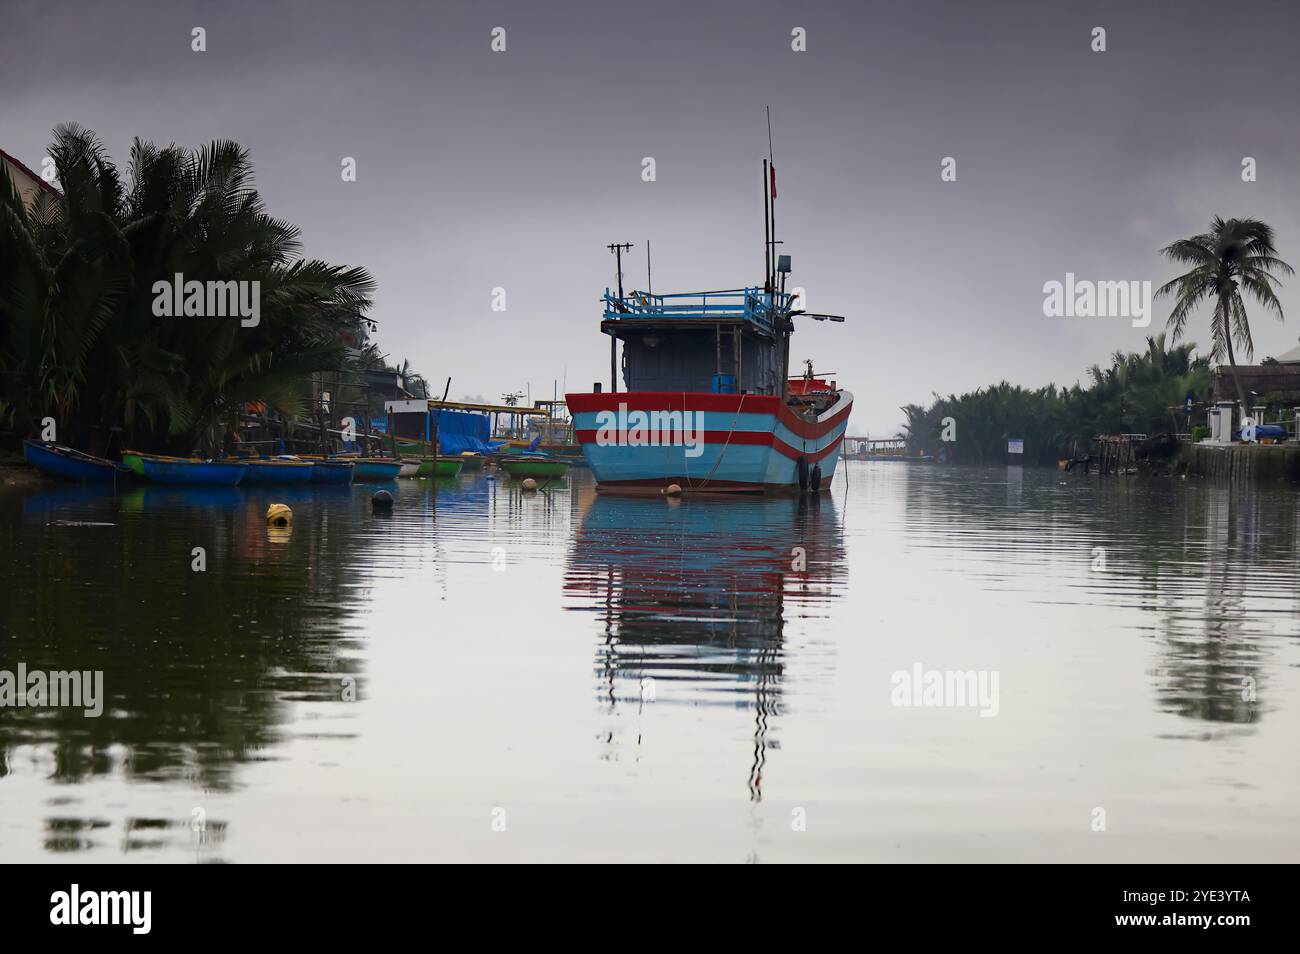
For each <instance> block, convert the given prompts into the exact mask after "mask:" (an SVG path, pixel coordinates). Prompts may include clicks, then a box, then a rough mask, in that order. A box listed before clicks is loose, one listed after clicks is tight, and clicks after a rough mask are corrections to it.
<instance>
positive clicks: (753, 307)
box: [603, 288, 794, 331]
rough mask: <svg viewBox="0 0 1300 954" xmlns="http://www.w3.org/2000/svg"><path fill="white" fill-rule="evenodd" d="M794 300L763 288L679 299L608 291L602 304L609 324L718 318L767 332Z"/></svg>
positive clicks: (688, 294)
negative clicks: (638, 320) (659, 319)
mask: <svg viewBox="0 0 1300 954" xmlns="http://www.w3.org/2000/svg"><path fill="white" fill-rule="evenodd" d="M793 298H794V296H793V295H790V294H786V293H785V292H768V291H764V290H763V289H762V288H726V289H722V290H720V291H707V292H684V293H682V294H676V295H651V294H649V293H647V292H636V291H633V292H628V293H627V294H625V295H624V296H623V297H622V298H619V297H618V295H617V294H615V293H613V292H611V291H610V290H609V289H608V288H606V289H605V296H604V298H603V301H604V302H605V318H606V320H611V319H617V320H619V321H625V320H633V321H635V320H636V319H638V318H673V319H698V320H700V321H716V320H717V319H719V318H743V319H744V320H745V321H748V322H752V323H753V324H755V325H757V326H758V327H760V328H762V329H764V330H766V331H772V330H773V328H774V325H775V321H774V319H775V318H776V317H777V316H784V315H788V314H789V311H790V302H791V300H792V299H793Z"/></svg>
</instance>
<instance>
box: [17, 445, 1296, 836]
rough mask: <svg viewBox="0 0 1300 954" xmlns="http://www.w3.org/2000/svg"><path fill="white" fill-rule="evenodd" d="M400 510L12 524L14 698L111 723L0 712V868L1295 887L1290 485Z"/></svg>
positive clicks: (148, 509) (100, 509)
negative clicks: (662, 874)
mask: <svg viewBox="0 0 1300 954" xmlns="http://www.w3.org/2000/svg"><path fill="white" fill-rule="evenodd" d="M844 476H847V477H848V479H847V481H845V480H842V479H841V478H843V477H844ZM397 490H398V505H397V508H396V511H395V512H394V514H393V515H392V516H391V517H387V518H377V517H374V516H372V515H371V513H370V510H369V506H368V499H367V498H368V493H369V491H368V490H367V489H364V488H360V487H358V488H355V489H353V490H348V489H346V488H344V489H341V490H310V489H308V490H293V489H282V490H278V491H272V490H267V491H264V492H263V491H245V490H234V491H210V492H203V493H201V494H195V493H193V492H185V491H175V490H165V489H162V488H145V489H143V490H139V489H137V490H134V491H131V492H130V493H127V494H125V495H122V496H119V497H117V498H114V497H112V496H111V495H105V494H104V493H102V492H100V491H97V490H87V489H81V488H77V487H59V488H51V489H48V490H42V491H40V492H37V493H30V492H18V491H13V490H9V491H4V492H2V493H0V571H2V575H3V578H4V579H5V581H6V589H7V590H8V593H7V595H6V600H5V601H3V603H2V604H0V637H3V639H2V641H0V653H2V655H0V667H7V668H13V667H14V666H16V664H17V662H18V661H22V662H25V663H27V665H28V666H29V667H30V668H65V669H66V668H72V667H76V668H95V669H103V670H104V671H105V684H106V689H107V692H108V694H109V697H110V702H109V707H108V711H107V712H106V714H105V716H104V718H102V719H99V720H86V719H83V718H81V717H79V716H74V715H71V714H69V713H66V712H63V711H57V712H52V711H48V710H46V711H38V710H12V709H10V710H3V711H0V753H3V757H2V760H0V773H2V774H0V799H3V800H4V804H5V806H6V811H5V817H4V819H3V821H0V853H3V855H4V856H5V857H6V858H11V859H17V860H21V859H30V858H37V857H40V856H42V855H44V854H46V853H52V852H58V853H77V854H79V855H81V856H96V857H102V858H104V859H113V858H124V859H126V860H130V859H133V858H139V859H142V860H147V859H159V858H161V859H176V860H183V859H184V858H186V857H193V858H194V859H196V860H200V861H210V860H236V861H239V860H272V859H286V858H295V857H301V858H307V859H312V860H322V861H327V860H345V859H346V860H351V859H357V858H375V859H382V858H395V859H396V858H401V859H410V860H419V859H430V860H432V859H444V858H479V859H483V860H498V859H499V860H523V859H543V858H546V859H564V858H584V859H620V858H635V859H647V860H661V859H662V860H667V859H701V860H703V859H721V860H744V859H746V858H749V859H757V860H804V859H808V860H812V859H850V858H860V859H888V860H938V859H952V860H981V859H984V860H1012V859H1060V858H1077V859H1080V860H1136V859H1139V858H1141V859H1144V860H1151V859H1160V860H1216V859H1235V860H1246V859H1247V858H1249V859H1250V860H1276V859H1280V858H1289V857H1294V855H1295V851H1296V848H1297V842H1298V841H1300V830H1298V826H1297V820H1298V819H1297V815H1298V810H1297V809H1296V807H1295V806H1296V805H1297V804H1298V803H1300V800H1298V799H1297V796H1298V795H1300V769H1297V767H1296V765H1295V762H1294V758H1293V757H1292V752H1293V749H1294V740H1295V734H1294V726H1295V725H1296V721H1295V717H1294V713H1295V711H1296V706H1297V704H1298V703H1300V676H1298V675H1297V674H1298V673H1300V666H1297V662H1298V661H1300V659H1298V656H1300V654H1298V653H1297V641H1296V636H1297V632H1298V630H1300V616H1298V615H1297V614H1298V611H1300V605H1298V604H1300V596H1298V594H1300V589H1298V584H1300V560H1297V556H1298V554H1297V544H1296V540H1297V539H1298V536H1297V533H1298V531H1300V507H1297V504H1296V498H1295V495H1294V493H1293V492H1292V491H1290V490H1288V489H1287V488H1274V487H1263V488H1259V489H1257V491H1256V492H1254V493H1253V494H1245V493H1243V492H1241V491H1230V490H1228V489H1226V488H1222V487H1215V486H1213V485H1208V484H1205V483H1203V482H1194V481H1193V482H1187V481H1180V482H1177V483H1165V484H1158V483H1150V484H1148V483H1142V482H1138V481H1133V480H1115V479H1112V480H1108V481H1102V480H1099V479H1097V478H1095V477H1091V478H1085V477H1082V475H1069V476H1067V475H1062V474H1059V473H1057V472H1055V471H1040V470H1033V469H1027V470H1023V471H1022V470H1020V469H1018V468H1012V469H996V470H992V469H991V470H973V469H957V468H953V469H947V468H931V467H915V466H913V467H909V466H908V465H901V464H853V465H851V470H850V471H849V472H848V473H847V475H845V474H844V473H841V475H839V476H838V477H837V480H836V486H835V492H834V495H833V499H824V500H823V501H822V502H821V503H820V504H819V505H810V504H807V503H806V502H805V503H803V504H801V503H800V502H799V501H796V500H793V499H741V500H727V499H723V500H717V499H709V498H687V499H683V500H680V501H668V500H661V499H639V498H623V497H613V496H604V495H596V494H595V493H594V489H593V488H592V486H591V484H590V480H589V477H588V476H587V475H586V474H585V473H584V472H582V471H575V472H574V473H573V474H572V475H571V476H570V478H569V479H568V480H567V481H565V482H564V483H563V484H562V485H558V486H554V487H552V488H551V490H550V491H548V492H547V493H545V494H539V495H524V494H521V493H520V492H519V491H518V490H517V489H515V488H514V487H513V486H512V485H510V484H509V483H508V482H506V481H496V480H492V479H488V478H486V477H484V476H482V475H473V476H470V475H467V476H465V477H463V478H461V479H460V480H458V481H452V482H444V483H443V484H441V485H440V487H439V492H438V496H437V510H436V515H435V514H434V512H433V511H432V509H431V508H432V502H433V500H432V496H431V495H430V492H429V486H428V483H427V482H411V481H402V482H400V484H399V485H398V487H397ZM272 500H276V501H281V502H285V503H288V504H289V505H290V506H291V507H293V508H294V511H295V517H294V522H293V528H292V532H291V533H289V534H287V535H283V534H282V535H280V537H278V538H273V537H272V536H271V535H270V534H268V532H267V528H266V527H265V525H264V514H265V511H266V506H267V505H268V503H269V502H271V501H272ZM103 524H107V525H103ZM195 546H202V547H204V548H205V549H206V551H207V567H208V569H207V571H206V572H205V573H202V574H198V573H194V572H192V571H191V570H190V562H191V551H192V548H193V547H195ZM1097 548H1103V549H1104V553H1103V554H1101V559H1104V565H1105V569H1104V570H1102V569H1100V568H1099V567H1100V563H1099V555H1098V550H1097ZM1094 567H1097V568H1094ZM917 663H920V664H922V665H923V666H924V667H926V668H927V669H941V670H942V669H960V670H997V671H998V672H999V674H1000V688H1001V699H1000V707H999V710H1000V711H999V715H998V716H997V717H996V718H992V719H982V718H979V716H978V714H977V713H976V712H974V711H973V710H969V709H923V708H922V709H908V708H895V707H893V706H891V705H890V701H889V700H890V676H891V674H892V673H893V672H895V671H897V670H910V669H911V668H912V667H913V666H914V665H915V664H917ZM345 679H347V680H353V682H352V683H350V684H354V685H355V686H356V688H357V696H358V698H357V701H354V702H348V701H344V690H345V686H346V685H347V684H345V683H344V680H345ZM1248 689H1250V690H1253V692H1254V693H1255V699H1254V700H1253V701H1251V700H1250V699H1249V692H1248V691H1247V690H1248ZM1095 807H1104V808H1105V809H1106V812H1107V819H1108V830H1107V832H1106V833H1105V834H1104V835H1097V834H1093V833H1092V832H1090V830H1089V822H1090V819H1091V812H1092V810H1093V809H1094V808H1095ZM496 808H501V809H504V811H505V817H506V819H507V830H506V831H505V832H493V831H492V829H491V825H490V822H491V817H492V816H491V812H492V811H493V810H494V809H496ZM799 812H802V813H803V814H804V815H806V818H807V830H806V831H800V832H794V831H792V830H791V819H792V818H793V817H795V814H796V813H799ZM196 817H202V818H203V819H204V825H203V827H204V831H203V832H202V834H200V833H199V832H196V831H194V830H192V826H193V824H194V819H195V818H196Z"/></svg>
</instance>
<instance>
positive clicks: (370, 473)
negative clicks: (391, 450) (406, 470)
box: [352, 457, 402, 481]
mask: <svg viewBox="0 0 1300 954" xmlns="http://www.w3.org/2000/svg"><path fill="white" fill-rule="evenodd" d="M401 470H402V462H401V461H400V460H386V459H384V458H382V457H358V458H356V459H354V460H353V461H352V479H353V480H356V481H363V480H365V481H382V480H396V479H397V475H398V474H399V473H401Z"/></svg>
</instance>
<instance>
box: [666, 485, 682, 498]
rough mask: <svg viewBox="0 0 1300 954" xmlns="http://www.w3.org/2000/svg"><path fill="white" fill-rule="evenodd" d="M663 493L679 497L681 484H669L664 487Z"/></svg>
mask: <svg viewBox="0 0 1300 954" xmlns="http://www.w3.org/2000/svg"><path fill="white" fill-rule="evenodd" d="M664 493H665V494H667V495H668V496H669V497H680V496H681V495H682V488H681V485H680V484H669V485H668V486H667V487H665V488H664Z"/></svg>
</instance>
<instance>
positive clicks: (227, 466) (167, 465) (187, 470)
mask: <svg viewBox="0 0 1300 954" xmlns="http://www.w3.org/2000/svg"><path fill="white" fill-rule="evenodd" d="M140 460H141V463H142V464H143V465H144V475H145V476H146V477H148V478H149V479H150V480H151V481H153V482H154V483H156V484H188V485H190V486H205V487H234V486H235V485H236V484H238V483H239V482H240V481H241V480H243V479H244V474H245V473H246V472H247V471H248V465H247V464H245V463H243V462H242V461H240V462H235V461H213V460H164V459H160V458H154V457H141V459H140Z"/></svg>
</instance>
